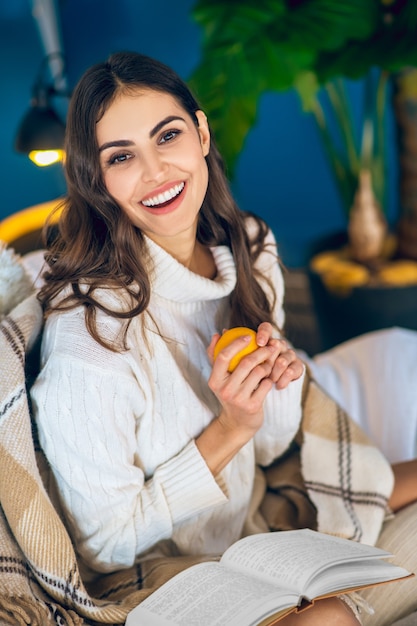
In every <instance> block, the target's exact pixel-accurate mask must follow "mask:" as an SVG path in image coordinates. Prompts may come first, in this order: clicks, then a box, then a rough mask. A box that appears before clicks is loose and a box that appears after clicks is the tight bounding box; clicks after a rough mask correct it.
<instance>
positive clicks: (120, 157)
mask: <svg viewBox="0 0 417 626" xmlns="http://www.w3.org/2000/svg"><path fill="white" fill-rule="evenodd" d="M130 158H131V155H130V154H126V153H125V152H120V153H119V154H113V155H112V156H111V157H110V158H109V161H108V163H109V165H115V164H117V163H124V162H125V161H127V160H128V159H130Z"/></svg>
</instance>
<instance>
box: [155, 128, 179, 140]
mask: <svg viewBox="0 0 417 626" xmlns="http://www.w3.org/2000/svg"><path fill="white" fill-rule="evenodd" d="M180 132H181V131H179V130H167V131H166V132H165V133H163V135H162V136H161V138H160V140H159V143H166V142H168V141H172V140H173V139H175V137H176V136H177V135H179V134H180Z"/></svg>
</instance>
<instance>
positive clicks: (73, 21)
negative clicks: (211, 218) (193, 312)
mask: <svg viewBox="0 0 417 626" xmlns="http://www.w3.org/2000/svg"><path fill="white" fill-rule="evenodd" d="M58 5H59V7H60V19H61V27H62V34H63V43H64V50H65V53H66V61H67V70H68V77H69V84H70V87H73V86H74V84H75V82H76V81H77V80H78V78H79V76H80V75H81V73H82V72H83V71H84V70H85V69H86V68H87V67H88V66H89V65H91V64H92V63H95V62H97V61H101V60H103V59H104V58H105V57H106V56H107V55H108V54H109V53H110V52H113V51H116V50H120V49H133V50H138V51H140V52H143V53H145V54H149V55H151V56H154V57H156V58H158V59H160V60H161V61H163V62H165V63H167V64H169V65H171V66H172V67H173V68H174V69H175V70H176V71H177V72H178V73H179V74H180V75H181V76H182V77H183V78H184V79H187V77H188V76H190V74H191V72H192V70H193V69H194V67H195V66H196V65H197V63H198V61H199V56H200V30H199V28H198V27H197V25H196V24H195V23H194V22H193V20H192V17H191V15H190V10H191V8H192V6H193V5H194V0H177V1H176V2H172V1H171V0H152V2H150V1H149V0H118V1H117V2H113V1H109V0H61V2H58ZM43 56H44V54H43V48H42V44H41V41H40V38H39V35H38V31H37V28H36V24H35V21H34V20H33V17H32V15H31V2H30V0H0V70H1V77H2V85H3V86H2V98H0V139H1V147H2V150H1V162H0V167H1V203H0V219H1V218H4V217H6V216H7V215H10V214H11V213H14V212H16V211H18V210H20V209H22V208H24V207H26V206H29V205H32V204H37V203H40V202H44V201H46V200H51V199H53V198H55V197H57V196H59V195H61V194H64V193H65V182H64V177H63V174H62V171H61V167H60V166H53V167H51V168H37V167H36V166H35V165H33V164H32V163H31V162H30V161H29V159H27V158H26V157H24V156H23V155H20V154H17V153H16V152H14V149H13V142H14V137H15V133H16V129H17V127H18V125H19V122H20V120H21V118H22V116H23V115H24V113H25V111H26V109H27V107H28V105H29V99H30V90H31V86H32V84H33V82H34V79H35V77H36V75H37V73H38V70H39V67H40V63H41V61H42V59H43ZM4 86H7V88H6V89H5V87H4ZM390 137H391V140H392V141H395V138H394V135H393V130H392V129H391V130H390ZM390 171H391V175H392V177H393V178H394V179H395V172H396V163H395V161H394V160H393V163H392V167H391V168H390ZM232 187H233V191H234V193H235V196H236V199H237V201H238V203H239V205H240V206H241V208H242V209H248V210H253V211H255V212H257V213H259V214H260V215H262V216H263V217H264V218H266V219H267V221H268V222H269V223H270V224H271V226H272V228H273V230H274V232H275V235H276V237H277V239H278V242H279V244H280V249H281V255H282V256H283V260H284V263H286V264H287V265H289V266H298V265H301V264H303V263H304V261H305V258H306V254H307V251H308V245H309V243H310V242H311V241H312V240H314V239H315V238H316V237H319V236H324V235H327V234H328V233H331V232H333V231H334V230H339V229H341V228H343V227H344V225H345V219H344V216H343V213H342V209H341V205H340V202H339V199H338V196H337V191H336V189H335V186H334V183H333V179H332V177H331V175H330V172H329V170H328V167H327V163H326V161H325V158H324V154H323V152H322V148H321V144H320V142H319V139H318V136H317V134H316V128H315V126H314V124H313V121H312V119H311V118H310V117H309V116H307V115H305V114H303V113H302V112H301V110H300V106H299V103H298V99H297V96H296V94H295V93H293V92H288V93H284V94H265V96H264V97H263V98H262V100H261V102H260V109H259V120H258V124H257V126H256V128H254V129H253V130H252V132H251V133H250V136H249V137H248V139H247V141H246V144H245V149H244V151H243V152H242V155H241V158H240V160H239V163H238V168H237V172H236V177H235V180H234V181H233V185H232ZM390 204H391V205H393V206H391V209H390V210H391V211H395V206H394V205H396V189H395V188H394V189H393V191H392V194H391V203H390Z"/></svg>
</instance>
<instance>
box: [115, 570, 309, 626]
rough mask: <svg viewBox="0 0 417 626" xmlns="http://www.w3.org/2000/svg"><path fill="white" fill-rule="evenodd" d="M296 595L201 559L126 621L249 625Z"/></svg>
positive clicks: (136, 624)
mask: <svg viewBox="0 0 417 626" xmlns="http://www.w3.org/2000/svg"><path fill="white" fill-rule="evenodd" d="M297 601H298V598H297V597H294V595H292V594H288V593H287V592H286V591H285V590H284V591H282V594H280V591H279V589H277V587H276V586H271V585H269V584H268V583H265V582H262V581H259V580H256V579H253V578H252V577H250V576H247V575H244V574H240V573H239V572H233V571H230V570H227V568H225V567H224V566H222V565H220V564H219V563H214V562H208V563H199V564H198V565H194V566H193V567H190V568H188V569H186V570H184V571H183V572H181V573H180V574H178V575H177V576H175V577H174V578H172V579H171V580H170V581H168V582H167V583H165V585H163V586H162V587H161V588H160V589H158V590H157V591H155V592H154V593H153V594H152V595H151V596H149V597H148V598H146V600H144V601H143V602H141V604H139V606H137V607H136V608H135V609H133V611H131V612H130V613H129V616H128V618H127V621H126V626H143V625H144V624H146V626H185V624H186V625H187V626H225V624H227V626H242V624H246V625H248V626H249V625H251V624H253V625H255V624H258V623H259V622H260V621H261V620H263V619H264V618H266V617H267V616H268V615H272V614H274V613H275V612H277V610H278V609H285V608H289V607H292V606H294V605H296V604H297Z"/></svg>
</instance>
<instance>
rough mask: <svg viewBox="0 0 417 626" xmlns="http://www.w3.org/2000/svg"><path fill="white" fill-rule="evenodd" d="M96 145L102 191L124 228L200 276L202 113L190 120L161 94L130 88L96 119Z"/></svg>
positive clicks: (206, 141)
mask: <svg viewBox="0 0 417 626" xmlns="http://www.w3.org/2000/svg"><path fill="white" fill-rule="evenodd" d="M137 120H141V122H142V123H141V124H138V123H137ZM97 141H98V145H99V151H100V163H101V167H102V171H103V177H104V183H105V185H106V188H107V190H108V192H109V193H110V194H111V196H112V197H113V198H114V200H115V201H116V202H117V203H118V205H119V206H120V208H121V209H122V210H123V211H124V212H125V213H126V215H127V216H128V217H129V219H130V220H131V222H132V223H133V224H134V225H135V226H137V227H138V228H139V229H140V230H141V232H142V233H144V234H145V235H147V236H148V237H150V238H151V239H152V240H153V241H155V242H156V243H158V244H159V245H160V246H161V247H162V248H164V250H166V251H167V252H169V253H170V254H172V256H174V258H176V259H177V260H179V261H180V262H182V263H183V264H184V265H186V266H187V267H190V265H191V264H192V265H193V267H194V271H197V273H202V272H204V271H205V267H202V268H200V271H199V268H198V265H197V264H196V262H195V261H196V260H197V259H196V257H195V238H196V231H197V219H198V214H199V211H200V207H201V205H202V203H203V199H204V196H205V193H206V190H207V184H208V171H207V163H206V161H205V157H206V156H207V154H208V152H209V148H210V133H209V129H208V125H207V120H206V117H205V115H204V113H203V112H202V111H196V112H195V115H194V116H193V117H191V116H190V115H189V114H188V113H187V114H185V112H184V110H183V108H182V107H181V106H180V104H179V103H178V101H177V100H176V99H175V98H174V97H173V96H171V95H169V94H161V93H159V92H155V91H152V90H149V89H139V88H138V89H137V90H136V92H135V91H133V90H132V88H130V89H129V91H128V92H127V93H124V92H123V91H122V92H121V93H120V94H119V95H118V96H117V98H116V99H115V100H114V101H113V102H112V104H111V105H110V107H109V108H108V109H107V110H106V111H105V113H104V115H103V116H102V118H101V119H100V120H99V122H98V124H97Z"/></svg>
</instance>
